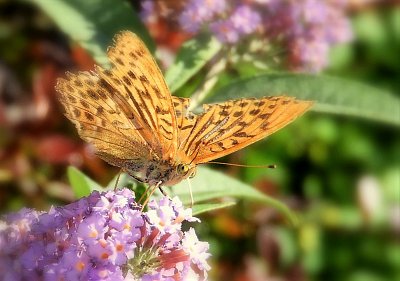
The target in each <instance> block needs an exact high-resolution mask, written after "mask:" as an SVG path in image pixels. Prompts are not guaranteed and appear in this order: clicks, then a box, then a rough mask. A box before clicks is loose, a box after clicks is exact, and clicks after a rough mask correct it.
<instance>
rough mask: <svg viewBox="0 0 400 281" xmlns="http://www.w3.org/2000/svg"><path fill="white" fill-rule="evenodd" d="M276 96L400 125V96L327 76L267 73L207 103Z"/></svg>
mask: <svg viewBox="0 0 400 281" xmlns="http://www.w3.org/2000/svg"><path fill="white" fill-rule="evenodd" d="M274 95H275V96H276V95H288V96H295V97H298V98H300V99H304V100H314V101H315V102H316V104H315V105H314V106H313V107H312V110H314V111H318V112H324V113H334V114H341V115H350V116H357V117H363V118H368V119H371V120H375V121H381V122H386V123H389V124H393V125H400V110H399V108H400V98H399V97H397V96H395V95H394V94H392V93H390V92H388V91H385V90H382V89H379V88H375V87H372V86H368V85H365V84H361V83H358V82H353V81H349V80H345V79H341V78H335V77H327V76H318V75H306V74H264V75H260V76H256V77H252V78H247V79H242V80H238V81H235V82H232V83H230V84H228V85H226V86H224V87H222V88H220V89H218V90H217V91H216V92H215V93H214V94H213V95H212V96H211V97H209V98H208V99H207V100H206V102H216V101H222V100H227V99H236V98H242V97H263V96H274Z"/></svg>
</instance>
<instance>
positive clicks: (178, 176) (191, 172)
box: [168, 163, 196, 185]
mask: <svg viewBox="0 0 400 281" xmlns="http://www.w3.org/2000/svg"><path fill="white" fill-rule="evenodd" d="M195 175H196V165H193V164H185V163H178V164H177V165H176V166H175V171H174V175H173V176H172V177H171V179H170V180H169V182H168V184H169V185H174V184H176V183H178V182H180V181H182V180H184V179H186V178H192V177H194V176H195Z"/></svg>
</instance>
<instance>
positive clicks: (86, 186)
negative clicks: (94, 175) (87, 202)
mask: <svg viewBox="0 0 400 281" xmlns="http://www.w3.org/2000/svg"><path fill="white" fill-rule="evenodd" d="M67 174H68V180H69V183H70V185H71V187H72V189H73V190H74V193H75V196H76V198H81V197H84V196H88V195H89V194H90V193H91V192H92V191H93V190H98V191H104V189H103V188H102V187H101V186H100V185H99V184H98V183H96V182H95V181H94V180H92V179H91V178H89V177H88V176H86V175H85V174H84V173H82V172H81V171H79V170H78V169H77V168H75V167H73V166H69V167H68V169H67Z"/></svg>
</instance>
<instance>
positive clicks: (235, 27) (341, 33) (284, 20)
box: [142, 0, 352, 72]
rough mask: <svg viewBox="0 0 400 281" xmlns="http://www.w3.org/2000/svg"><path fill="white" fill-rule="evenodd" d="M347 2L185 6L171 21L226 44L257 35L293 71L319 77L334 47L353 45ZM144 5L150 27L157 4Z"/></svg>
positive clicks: (213, 0) (240, 0)
mask: <svg viewBox="0 0 400 281" xmlns="http://www.w3.org/2000/svg"><path fill="white" fill-rule="evenodd" d="M347 1H348V0H327V1H321V0H298V1H295V0H233V1H226V0H187V1H186V4H185V6H184V7H183V9H182V10H178V11H176V14H175V16H172V15H169V18H176V17H177V18H178V19H179V20H178V21H179V25H180V27H181V28H182V30H184V31H186V32H189V33H197V32H199V31H200V30H204V29H207V28H208V29H209V30H210V31H211V32H212V33H213V34H214V35H215V36H216V37H217V38H218V39H219V41H221V42H222V43H229V44H235V43H238V42H239V41H240V40H241V39H242V38H243V37H244V36H248V35H251V34H255V35H258V36H259V38H261V39H264V42H268V43H271V44H274V47H276V48H277V49H282V50H284V51H285V52H284V53H285V54H287V56H286V57H285V58H284V60H285V61H287V62H288V66H289V68H291V69H293V70H296V71H307V72H319V71H321V70H322V69H323V68H325V67H326V66H327V64H328V53H329V50H330V49H331V47H332V46H334V45H337V44H340V43H345V42H348V41H350V40H351V39H352V29H351V24H350V21H349V19H348V18H347V17H346V14H345V10H346V7H347ZM142 3H143V6H142V7H143V12H142V16H143V19H144V20H145V21H147V22H149V21H150V19H151V18H152V17H153V16H154V14H156V13H157V9H156V8H155V6H154V1H149V0H146V1H144V2H142ZM151 3H153V4H151ZM171 13H172V12H171ZM268 49H271V48H266V50H268Z"/></svg>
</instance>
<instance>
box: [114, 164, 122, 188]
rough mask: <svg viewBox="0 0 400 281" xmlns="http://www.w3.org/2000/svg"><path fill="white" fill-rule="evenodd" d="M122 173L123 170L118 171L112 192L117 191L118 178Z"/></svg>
mask: <svg viewBox="0 0 400 281" xmlns="http://www.w3.org/2000/svg"><path fill="white" fill-rule="evenodd" d="M122 172H123V169H120V170H119V172H118V176H117V180H116V181H115V185H114V191H115V190H117V187H118V182H119V177H120V176H121V173H122Z"/></svg>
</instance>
